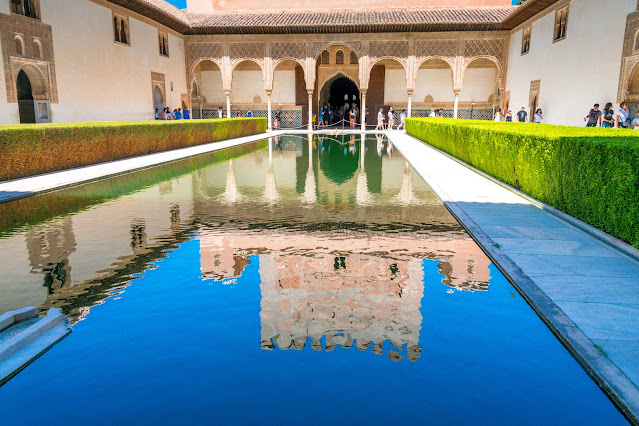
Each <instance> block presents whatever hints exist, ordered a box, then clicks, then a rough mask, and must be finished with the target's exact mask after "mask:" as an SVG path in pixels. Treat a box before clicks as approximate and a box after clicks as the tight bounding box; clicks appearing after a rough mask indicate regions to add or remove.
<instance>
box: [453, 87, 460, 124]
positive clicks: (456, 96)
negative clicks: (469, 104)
mask: <svg viewBox="0 0 639 426" xmlns="http://www.w3.org/2000/svg"><path fill="white" fill-rule="evenodd" d="M458 110H459V92H455V107H454V109H453V118H457V112H458Z"/></svg>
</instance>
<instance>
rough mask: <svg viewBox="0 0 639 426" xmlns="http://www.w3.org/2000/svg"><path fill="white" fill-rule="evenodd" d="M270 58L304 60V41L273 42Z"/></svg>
mask: <svg viewBox="0 0 639 426" xmlns="http://www.w3.org/2000/svg"><path fill="white" fill-rule="evenodd" d="M271 58H273V60H279V59H284V58H293V59H300V60H304V59H306V43H279V42H277V43H273V45H272V46H271Z"/></svg>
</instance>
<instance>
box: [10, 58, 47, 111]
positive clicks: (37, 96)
mask: <svg viewBox="0 0 639 426" xmlns="http://www.w3.org/2000/svg"><path fill="white" fill-rule="evenodd" d="M8 71H9V72H10V76H11V77H10V80H9V81H10V82H11V83H13V84H12V86H13V88H14V87H15V84H16V83H15V82H16V80H17V79H18V74H19V73H20V71H24V73H25V74H26V75H27V77H29V82H30V83H31V90H32V94H33V99H34V100H48V101H50V102H51V103H53V99H55V100H56V102H57V94H56V96H55V97H54V96H53V93H52V91H51V87H52V85H53V83H52V81H51V72H50V69H49V64H48V62H46V61H38V60H35V59H26V58H15V57H11V60H10V66H9V68H8ZM7 86H9V84H7ZM12 95H13V97H12V98H9V99H8V102H18V94H17V90H15V91H13V92H12Z"/></svg>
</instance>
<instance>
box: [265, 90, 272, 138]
mask: <svg viewBox="0 0 639 426" xmlns="http://www.w3.org/2000/svg"><path fill="white" fill-rule="evenodd" d="M266 101H267V103H268V108H267V112H266V119H267V120H268V121H267V123H268V125H267V130H268V131H269V132H270V131H271V130H273V123H272V122H271V91H270V90H267V91H266Z"/></svg>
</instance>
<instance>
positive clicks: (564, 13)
mask: <svg viewBox="0 0 639 426" xmlns="http://www.w3.org/2000/svg"><path fill="white" fill-rule="evenodd" d="M567 24H568V8H567V7H564V8H563V9H559V10H558V11H557V12H555V34H554V35H553V41H559V40H563V39H565V38H566V26H567Z"/></svg>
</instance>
